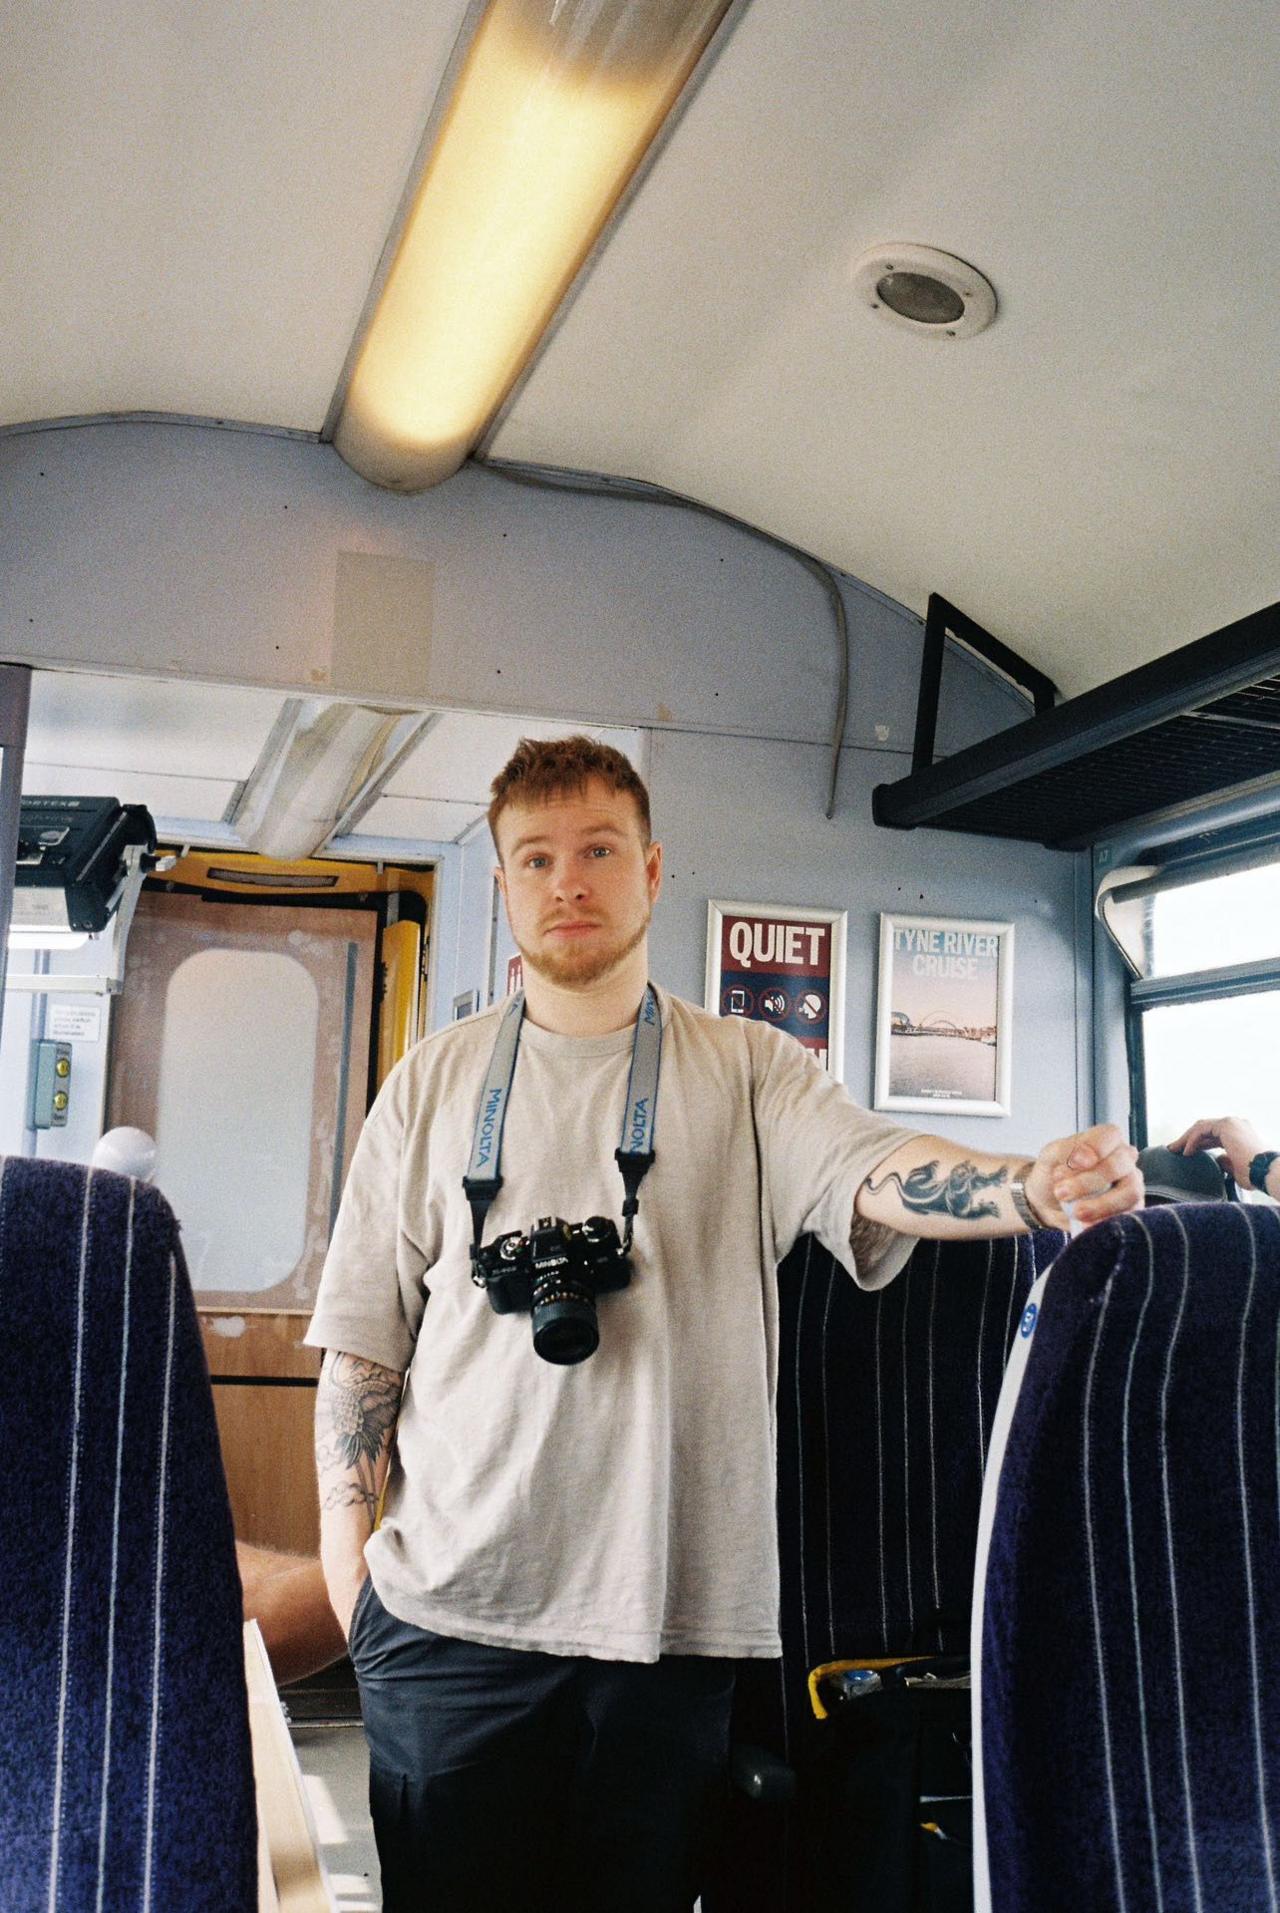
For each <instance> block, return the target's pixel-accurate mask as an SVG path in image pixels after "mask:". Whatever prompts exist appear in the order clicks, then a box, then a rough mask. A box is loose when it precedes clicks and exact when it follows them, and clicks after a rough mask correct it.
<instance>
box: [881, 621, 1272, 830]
mask: <svg viewBox="0 0 1280 1913" xmlns="http://www.w3.org/2000/svg"><path fill="white" fill-rule="evenodd" d="M948 634H950V635H951V636H952V637H954V638H955V639H957V640H958V641H959V642H960V643H962V644H964V645H966V646H967V648H969V649H971V650H974V651H976V652H978V654H979V655H980V656H983V657H985V658H987V660H988V661H989V662H990V663H993V664H994V665H995V666H996V668H997V669H999V670H1001V671H1002V672H1003V673H1004V674H1005V675H1006V676H1008V677H1010V678H1012V679H1013V681H1014V682H1015V683H1016V684H1019V685H1020V687H1021V688H1022V689H1023V690H1025V691H1027V692H1028V693H1029V694H1030V695H1031V697H1032V698H1033V700H1034V702H1035V704H1036V715H1035V716H1034V717H1031V718H1028V719H1026V720H1025V722H1023V723H1020V724H1015V725H1013V726H1011V727H1010V728H1009V729H1008V730H1005V731H1001V732H999V733H998V734H997V735H996V736H995V737H991V738H988V739H986V740H985V741H984V742H982V743H980V744H974V745H971V746H970V747H969V748H968V749H966V750H962V751H958V752H956V754H955V755H954V756H953V757H949V758H945V759H944V760H943V761H942V762H941V763H938V764H935V763H933V762H932V757H933V743H934V731H935V728H936V721H937V705H938V687H939V683H940V679H941V667H942V651H943V643H944V639H945V637H946V636H947V635H948ZM1053 696H1054V692H1053V686H1052V684H1051V683H1050V681H1049V679H1047V678H1045V677H1042V676H1041V674H1040V673H1038V672H1035V671H1032V670H1031V667H1030V666H1028V665H1025V664H1024V663H1023V662H1022V660H1021V659H1020V658H1018V656H1017V654H1016V653H1015V652H1012V651H1009V650H1008V649H1007V648H1006V647H1005V646H1003V645H1000V644H999V641H998V640H997V639H994V638H991V637H990V636H989V634H988V633H986V632H984V631H983V630H982V628H981V626H978V625H974V624H973V623H972V621H971V620H970V619H968V618H966V617H965V616H964V614H963V613H960V612H957V611H956V610H955V608H954V607H953V606H951V605H949V604H947V602H946V600H945V599H938V598H936V597H935V598H931V599H930V601H929V616H928V619H927V621H926V626H925V651H924V657H923V660H922V666H921V684H920V698H919V703H918V706H917V715H916V739H915V750H914V752H913V769H912V771H911V774H910V775H909V776H907V777H903V778H900V779H899V780H898V781H897V782H896V783H892V784H879V785H877V786H876V788H875V791H874V793H873V795H872V817H873V818H874V820H875V822H876V823H877V824H880V825H882V826H885V827H887V828H889V829H894V830H913V829H915V828H916V827H917V826H919V825H929V826H931V827H933V828H934V829H941V830H964V831H972V832H975V833H977V834H978V835H982V836H992V837H1009V838H1017V839H1021V840H1022V841H1024V842H1031V843H1042V844H1045V845H1046V846H1048V847H1049V848H1051V849H1057V850H1079V849H1083V848H1086V847H1087V846H1089V845H1090V844H1093V843H1095V842H1097V841H1099V839H1101V838H1105V837H1106V836H1107V835H1109V834H1112V833H1113V832H1114V831H1115V830H1117V829H1118V828H1119V827H1120V826H1121V825H1124V824H1128V823H1131V822H1132V821H1133V820H1134V819H1137V818H1141V817H1144V816H1148V815H1151V814H1153V813H1156V812H1158V811H1162V810H1166V809H1168V808H1169V807H1170V806H1171V805H1177V804H1183V803H1191V802H1194V801H1195V800H1200V799H1207V798H1209V797H1215V796H1219V795H1221V794H1223V793H1225V792H1228V791H1231V790H1233V789H1236V788H1237V787H1243V786H1245V785H1257V784H1258V782H1259V780H1262V782H1263V784H1264V785H1265V784H1266V782H1267V781H1268V780H1270V779H1272V778H1274V779H1275V780H1276V804H1277V809H1280V605H1269V606H1267V607H1266V608H1265V609H1264V610H1261V611H1255V612H1252V613H1251V614H1250V615H1249V616H1248V617H1245V618H1240V619H1238V620H1237V621H1236V622H1235V623H1234V624H1229V625H1226V626H1224V627H1223V629H1222V630H1220V631H1215V632H1213V633H1211V634H1210V635H1209V636H1208V637H1204V638H1197V639H1195V640H1194V641H1193V642H1192V643H1190V644H1186V645H1183V646H1182V647H1181V648H1180V649H1178V650H1176V651H1173V652H1171V653H1170V654H1169V655H1168V656H1167V657H1163V658H1157V659H1155V660H1154V661H1153V662H1152V663H1150V664H1144V665H1140V666H1139V667H1138V669H1137V670H1134V671H1129V672H1127V673H1126V674H1125V675H1124V676H1122V677H1119V678H1114V679H1113V680H1112V681H1111V682H1110V683H1109V684H1103V685H1099V686H1097V687H1096V688H1095V689H1094V690H1092V691H1085V692H1083V693H1082V694H1081V695H1080V696H1079V697H1075V698H1071V699H1069V700H1068V701H1067V702H1066V703H1063V704H1059V705H1057V706H1056V707H1055V706H1054V704H1053Z"/></svg>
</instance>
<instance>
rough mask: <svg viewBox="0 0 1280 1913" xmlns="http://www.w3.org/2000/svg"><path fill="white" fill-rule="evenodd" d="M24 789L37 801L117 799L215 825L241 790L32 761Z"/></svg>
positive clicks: (154, 774)
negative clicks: (79, 798) (232, 798)
mask: <svg viewBox="0 0 1280 1913" xmlns="http://www.w3.org/2000/svg"><path fill="white" fill-rule="evenodd" d="M22 788H23V790H24V791H26V792H27V794H28V795H29V796H32V797H114V798H115V799H116V801H117V802H118V803H121V804H145V805H146V807H147V809H148V810H149V811H150V812H151V815H152V816H153V817H157V818H158V817H181V818H184V819H187V820H189V821H190V822H192V823H208V824H216V823H218V822H220V821H221V819H222V816H223V814H224V812H225V811H226V808H227V805H228V804H229V803H230V801H231V797H232V794H233V792H234V791H235V788H236V787H235V785H234V784H233V783H227V782H225V781H219V779H217V778H216V777H170V776H165V775H164V774H163V773H162V772H159V771H153V770H110V771H88V772H86V771H83V770H80V769H78V768H77V767H75V766H73V765H68V764H42V763H40V762H39V761H38V760H35V759H32V758H28V759H26V761H25V762H24V764H23V767H22Z"/></svg>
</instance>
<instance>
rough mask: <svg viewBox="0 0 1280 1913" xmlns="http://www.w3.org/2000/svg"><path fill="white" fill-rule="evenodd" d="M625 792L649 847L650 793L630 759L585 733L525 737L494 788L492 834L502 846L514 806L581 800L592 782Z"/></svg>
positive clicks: (490, 815)
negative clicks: (506, 817) (501, 832)
mask: <svg viewBox="0 0 1280 1913" xmlns="http://www.w3.org/2000/svg"><path fill="white" fill-rule="evenodd" d="M592 777H598V778H599V779H600V781H601V783H603V784H607V785H608V786H609V789H610V790H612V791H616V792H619V793H621V792H625V793H626V794H627V796H628V797H630V798H631V799H632V800H633V801H634V803H635V807H636V811H637V813H638V816H639V822H640V835H641V838H642V839H643V841H644V844H645V847H646V848H647V847H648V845H649V843H650V841H651V838H652V835H653V827H652V823H651V821H650V817H649V793H648V791H647V790H646V789H645V786H644V780H643V778H642V777H640V776H639V775H638V773H637V772H636V770H635V768H634V766H633V765H632V764H631V762H630V760H629V759H628V758H626V757H624V756H623V754H622V752H621V751H616V750H614V748H613V746H612V744H598V743H597V742H596V740H595V738H594V737H585V736H583V735H582V734H581V733H580V732H579V733H578V734H577V735H575V736H573V737H556V738H537V737H522V738H521V739H520V742H519V743H518V744H517V745H516V748H515V750H514V752H513V753H512V755H511V757H510V758H509V759H508V761H507V762H506V763H505V764H504V765H503V767H502V769H501V770H500V771H499V772H498V775H497V776H496V777H495V778H494V780H493V783H492V784H491V785H490V787H489V788H490V792H491V794H492V799H493V801H492V802H491V804H490V805H489V829H490V831H491V832H492V833H493V841H494V843H495V844H496V843H497V841H498V819H499V817H501V815H502V813H503V811H504V810H505V809H506V808H507V806H508V804H545V803H546V802H547V801H548V800H549V799H550V798H552V797H564V796H566V795H568V794H570V793H572V794H573V795H574V796H578V795H580V794H581V793H582V792H583V791H584V790H585V789H586V787H587V781H588V779H589V778H592Z"/></svg>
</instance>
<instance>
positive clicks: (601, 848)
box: [587, 844, 613, 857]
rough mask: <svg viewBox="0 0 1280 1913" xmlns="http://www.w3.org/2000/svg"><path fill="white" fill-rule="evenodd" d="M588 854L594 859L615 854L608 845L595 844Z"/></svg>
mask: <svg viewBox="0 0 1280 1913" xmlns="http://www.w3.org/2000/svg"><path fill="white" fill-rule="evenodd" d="M587 854H588V855H589V856H592V857H609V856H612V854H613V853H612V851H611V850H610V848H609V846H608V844H593V845H592V847H591V849H590V851H589V852H588V853H587Z"/></svg>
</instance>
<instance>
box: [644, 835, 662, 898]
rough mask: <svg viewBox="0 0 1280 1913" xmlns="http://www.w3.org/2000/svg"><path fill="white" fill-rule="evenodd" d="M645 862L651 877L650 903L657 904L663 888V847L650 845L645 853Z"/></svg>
mask: <svg viewBox="0 0 1280 1913" xmlns="http://www.w3.org/2000/svg"><path fill="white" fill-rule="evenodd" d="M644 862H645V869H646V871H647V872H648V876H649V901H650V903H656V902H657V901H658V892H659V891H660V890H661V888H662V845H661V844H650V845H649V848H648V849H647V850H646V851H645V853H644Z"/></svg>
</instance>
